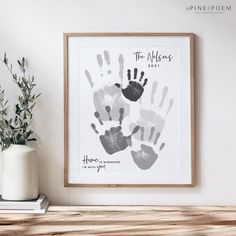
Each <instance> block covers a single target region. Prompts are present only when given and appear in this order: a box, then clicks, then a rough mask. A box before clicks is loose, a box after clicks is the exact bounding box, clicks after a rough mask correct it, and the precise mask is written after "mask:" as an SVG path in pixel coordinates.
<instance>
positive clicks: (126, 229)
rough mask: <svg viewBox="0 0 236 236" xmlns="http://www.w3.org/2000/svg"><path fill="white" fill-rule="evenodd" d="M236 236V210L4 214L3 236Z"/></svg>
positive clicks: (66, 209)
mask: <svg viewBox="0 0 236 236" xmlns="http://www.w3.org/2000/svg"><path fill="white" fill-rule="evenodd" d="M13 234H15V235H104V236H105V235H107V236H111V235H116V236H117V235H188V236H189V235H191V236H194V235H214V236H215V235H216V236H217V235H219V236H221V235H236V207H229V206H228V207H223V206H222V207H221V206H212V207H200V206H199V207H192V206H168V207H167V206H50V207H49V211H48V213H47V214H46V215H36V214H35V215H33V214H1V215H0V235H13Z"/></svg>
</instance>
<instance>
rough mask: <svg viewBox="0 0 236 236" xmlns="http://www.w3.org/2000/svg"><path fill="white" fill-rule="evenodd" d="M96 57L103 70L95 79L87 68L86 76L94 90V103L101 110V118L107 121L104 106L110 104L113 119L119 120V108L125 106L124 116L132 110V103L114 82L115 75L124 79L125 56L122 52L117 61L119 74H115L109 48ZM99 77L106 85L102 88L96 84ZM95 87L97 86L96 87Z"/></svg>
mask: <svg viewBox="0 0 236 236" xmlns="http://www.w3.org/2000/svg"><path fill="white" fill-rule="evenodd" d="M96 59H97V65H98V67H99V68H100V70H101V72H100V74H98V75H96V76H95V79H94V78H93V77H94V75H93V76H92V75H91V73H90V72H89V70H85V76H86V78H87V80H88V82H89V85H90V87H91V88H92V89H93V90H94V92H93V103H94V106H95V110H96V111H97V112H99V114H100V117H101V120H103V121H107V120H108V117H107V113H106V111H105V110H104V107H106V106H109V107H110V109H111V111H110V113H111V116H112V117H113V120H115V121H118V120H119V109H120V108H121V107H123V108H124V117H125V116H127V115H128V114H129V112H130V105H129V104H128V103H126V102H125V101H124V100H123V98H122V97H123V96H122V92H121V90H120V89H119V88H117V86H115V85H114V82H113V78H114V76H115V77H118V78H119V79H120V81H122V79H123V70H124V57H123V55H122V54H120V55H119V56H118V58H117V61H116V63H117V66H118V67H119V75H114V73H113V71H112V69H111V68H110V66H111V63H112V60H111V59H110V54H109V52H108V51H107V50H104V51H103V55H102V54H98V55H97V57H96ZM113 63H114V62H113ZM105 65H106V66H105ZM97 79H99V80H103V81H104V85H103V86H102V87H100V88H98V87H97V86H96V83H95V81H96V80H97ZM95 87H97V88H96V89H94V88H95Z"/></svg>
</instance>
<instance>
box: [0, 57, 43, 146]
mask: <svg viewBox="0 0 236 236" xmlns="http://www.w3.org/2000/svg"><path fill="white" fill-rule="evenodd" d="M0 61H1V62H2V63H3V64H4V65H5V66H6V68H7V70H8V71H9V72H10V74H11V77H12V78H13V81H14V82H15V84H16V85H17V87H18V88H19V89H20V91H21V93H20V95H19V96H18V102H17V103H16V104H15V105H14V115H13V117H11V118H9V115H8V111H9V107H8V100H6V99H5V91H4V90H3V89H2V87H1V86H0V146H1V150H4V149H6V148H7V147H9V146H10V145H11V144H27V143H28V142H30V141H37V140H36V138H35V136H34V131H33V130H32V129H31V124H32V121H33V113H32V111H33V108H34V106H35V104H36V100H37V98H38V97H39V96H40V95H41V94H35V93H33V89H34V87H35V85H36V84H35V83H34V76H29V75H28V73H27V70H26V60H25V58H24V57H23V58H22V59H20V60H17V64H18V66H19V68H20V70H21V72H22V75H20V76H19V75H17V74H16V73H14V72H13V69H12V63H9V60H8V58H7V55H6V53H5V54H4V58H3V59H2V58H0Z"/></svg>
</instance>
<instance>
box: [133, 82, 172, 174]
mask: <svg viewBox="0 0 236 236" xmlns="http://www.w3.org/2000/svg"><path fill="white" fill-rule="evenodd" d="M157 87H158V83H157V82H156V81H155V82H153V85H152V92H151V97H150V109H148V107H147V108H145V109H140V111H139V113H140V118H139V119H138V121H137V122H135V123H131V124H130V130H132V129H133V127H135V126H137V125H138V126H140V129H139V130H140V132H138V133H136V134H135V135H134V138H135V139H136V140H139V141H141V143H142V144H141V145H140V150H138V151H131V155H132V157H133V160H134V162H135V164H136V165H137V166H138V167H139V168H140V169H142V170H146V169H149V168H151V167H152V165H153V164H154V163H155V161H156V160H157V158H158V154H157V153H158V152H159V151H161V150H162V149H163V148H164V146H165V143H164V142H162V143H161V145H160V147H159V149H158V150H156V145H157V143H158V140H159V138H160V136H161V133H162V131H163V128H164V126H165V121H166V118H167V115H168V114H169V112H170V110H171V108H172V107H173V104H174V100H173V99H172V98H171V99H169V102H168V103H167V104H166V103H165V101H166V99H167V95H168V87H167V86H165V87H163V88H162V90H161V92H160V93H159V95H160V96H159V99H158V101H159V102H158V103H157V104H156V103H155V94H156V92H157ZM165 105H167V109H166V108H165ZM154 149H155V150H154Z"/></svg>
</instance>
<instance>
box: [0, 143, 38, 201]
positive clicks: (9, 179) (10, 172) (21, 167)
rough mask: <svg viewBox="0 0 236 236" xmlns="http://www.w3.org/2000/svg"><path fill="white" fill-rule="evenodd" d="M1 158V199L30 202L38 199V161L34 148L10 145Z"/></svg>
mask: <svg viewBox="0 0 236 236" xmlns="http://www.w3.org/2000/svg"><path fill="white" fill-rule="evenodd" d="M1 156H2V198H3V199H5V200H15V201H21V200H31V199H35V198H37V197H38V161H37V155H36V151H35V149H34V148H32V147H29V146H27V145H11V146H10V147H8V148H7V149H5V150H4V151H2V153H1Z"/></svg>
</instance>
